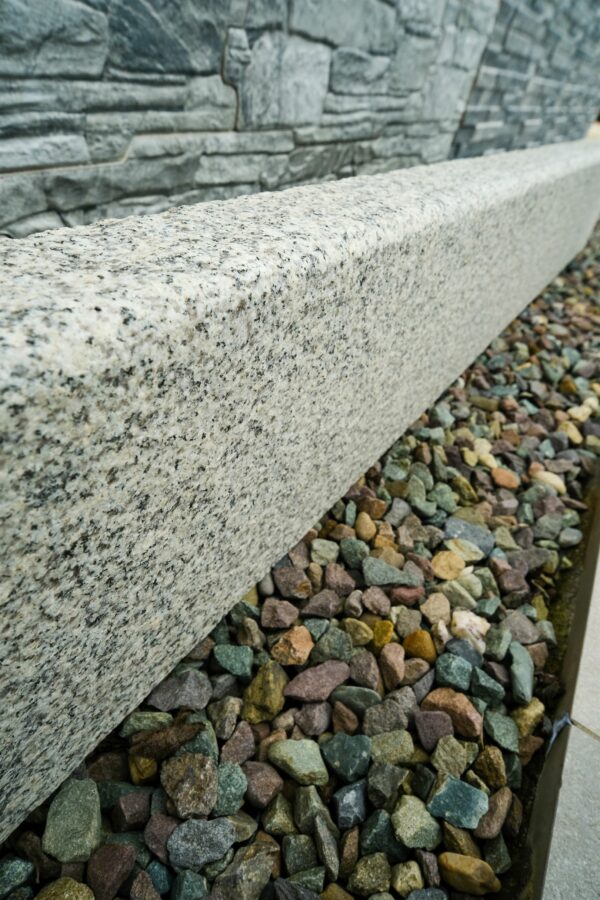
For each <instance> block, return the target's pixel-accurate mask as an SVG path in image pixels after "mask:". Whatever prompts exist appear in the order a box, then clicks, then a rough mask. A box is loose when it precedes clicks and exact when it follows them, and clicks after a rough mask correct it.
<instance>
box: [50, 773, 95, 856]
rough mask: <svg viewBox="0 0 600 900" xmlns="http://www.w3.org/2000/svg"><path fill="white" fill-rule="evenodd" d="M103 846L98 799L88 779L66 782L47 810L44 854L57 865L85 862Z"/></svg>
mask: <svg viewBox="0 0 600 900" xmlns="http://www.w3.org/2000/svg"><path fill="white" fill-rule="evenodd" d="M101 843H102V820H101V815H100V796H99V794H98V788H97V787H96V783H95V782H94V781H92V780H91V779H84V780H82V781H79V780H77V779H75V778H71V779H69V780H68V781H66V782H65V783H64V784H63V786H62V787H61V789H60V790H59V792H58V794H56V796H55V797H54V799H53V800H52V802H51V804H50V808H49V810H48V816H47V818H46V827H45V829H44V834H43V837H42V849H43V851H44V853H47V854H48V855H49V856H53V857H54V858H55V859H58V860H59V862H63V863H68V862H87V860H88V859H89V858H90V856H91V855H92V853H93V852H94V850H96V849H97V848H98V847H99V846H100V844H101Z"/></svg>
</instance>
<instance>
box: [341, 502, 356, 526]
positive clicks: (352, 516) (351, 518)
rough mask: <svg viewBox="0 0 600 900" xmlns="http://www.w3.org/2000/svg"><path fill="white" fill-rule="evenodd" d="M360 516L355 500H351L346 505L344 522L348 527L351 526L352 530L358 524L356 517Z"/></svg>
mask: <svg viewBox="0 0 600 900" xmlns="http://www.w3.org/2000/svg"><path fill="white" fill-rule="evenodd" d="M357 515H358V509H357V506H356V503H355V502H354V500H349V501H348V503H347V504H346V514H345V516H344V522H345V523H346V525H349V526H350V528H354V526H355V524H356V517H357Z"/></svg>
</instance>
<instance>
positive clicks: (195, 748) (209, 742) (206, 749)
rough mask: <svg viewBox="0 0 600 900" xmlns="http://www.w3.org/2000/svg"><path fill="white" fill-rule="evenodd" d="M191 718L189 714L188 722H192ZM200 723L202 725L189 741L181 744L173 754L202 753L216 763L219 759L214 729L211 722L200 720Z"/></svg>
mask: <svg viewBox="0 0 600 900" xmlns="http://www.w3.org/2000/svg"><path fill="white" fill-rule="evenodd" d="M193 718H194V717H193V716H190V717H189V719H188V722H191V723H192V724H193ZM200 724H201V725H202V729H201V731H199V732H198V734H197V735H196V736H195V737H193V738H192V739H191V741H186V743H185V744H182V745H181V747H180V748H179V749H178V750H177V751H176V752H175V756H182V755H183V754H184V753H202V755H203V756H210V758H211V759H212V761H213V762H214V763H217V762H218V761H219V744H218V743H217V736H216V734H215V729H214V728H213V726H212V723H211V722H208V721H207V722H201V723H200Z"/></svg>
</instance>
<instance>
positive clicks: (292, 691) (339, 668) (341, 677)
mask: <svg viewBox="0 0 600 900" xmlns="http://www.w3.org/2000/svg"><path fill="white" fill-rule="evenodd" d="M349 675H350V667H349V666H348V664H347V663H345V662H341V661H340V660H334V659H332V660H329V661H327V662H324V663H321V664H320V665H317V666H313V667H312V668H308V669H305V670H304V671H303V672H300V674H299V675H296V677H295V678H292V680H291V681H290V682H289V684H287V685H286V687H285V689H284V695H285V696H286V697H289V698H291V699H292V700H302V701H304V702H306V701H322V700H327V699H328V697H329V696H330V695H331V693H332V692H333V691H334V690H335V689H336V688H337V687H339V686H340V685H341V684H343V683H344V681H347V679H348V677H349Z"/></svg>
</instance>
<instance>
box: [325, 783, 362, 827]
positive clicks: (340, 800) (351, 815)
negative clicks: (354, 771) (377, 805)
mask: <svg viewBox="0 0 600 900" xmlns="http://www.w3.org/2000/svg"><path fill="white" fill-rule="evenodd" d="M332 805H333V811H334V815H335V820H336V822H337V825H338V828H339V829H340V831H347V829H348V828H352V827H353V826H354V825H360V824H361V823H362V822H364V821H365V819H366V818H367V782H366V781H365V780H361V781H356V782H354V784H347V785H344V787H342V788H339V790H337V791H336V792H335V793H334V795H333V797H332Z"/></svg>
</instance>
